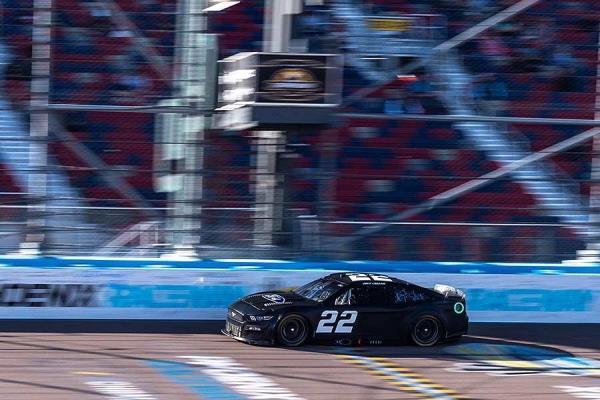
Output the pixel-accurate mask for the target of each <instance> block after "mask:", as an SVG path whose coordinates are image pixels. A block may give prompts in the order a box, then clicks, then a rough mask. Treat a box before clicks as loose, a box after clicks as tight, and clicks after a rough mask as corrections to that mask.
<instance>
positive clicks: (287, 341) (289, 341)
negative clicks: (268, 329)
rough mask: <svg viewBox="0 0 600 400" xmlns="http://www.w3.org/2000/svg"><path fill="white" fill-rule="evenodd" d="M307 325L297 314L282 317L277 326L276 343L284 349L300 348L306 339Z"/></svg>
mask: <svg viewBox="0 0 600 400" xmlns="http://www.w3.org/2000/svg"><path fill="white" fill-rule="evenodd" d="M308 330H309V328H308V323H307V322H306V319H304V317H302V316H300V315H298V314H289V315H286V316H284V317H283V318H282V319H281V321H279V324H277V343H279V344H281V345H282V346H286V347H298V346H302V345H303V344H304V342H306V339H308Z"/></svg>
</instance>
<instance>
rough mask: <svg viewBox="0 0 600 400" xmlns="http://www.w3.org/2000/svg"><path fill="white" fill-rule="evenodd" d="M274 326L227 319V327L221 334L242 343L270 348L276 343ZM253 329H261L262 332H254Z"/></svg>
mask: <svg viewBox="0 0 600 400" xmlns="http://www.w3.org/2000/svg"><path fill="white" fill-rule="evenodd" d="M272 325H273V324H270V323H268V322H265V323H250V322H240V321H236V320H233V319H231V318H227V320H226V321H225V327H224V328H223V329H222V330H221V333H223V334H224V335H226V336H229V337H231V338H233V339H235V340H239V341H240V342H245V343H249V344H256V345H263V346H270V345H273V344H274V343H275V336H274V334H273V326H272ZM252 327H254V329H256V328H259V329H260V330H252Z"/></svg>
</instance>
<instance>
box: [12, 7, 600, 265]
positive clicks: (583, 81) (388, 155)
mask: <svg viewBox="0 0 600 400" xmlns="http://www.w3.org/2000/svg"><path fill="white" fill-rule="evenodd" d="M52 3H53V4H52V29H51V34H52V40H51V43H50V48H51V54H50V63H51V70H50V89H49V93H48V95H49V102H50V104H62V105H67V106H64V107H62V109H61V110H59V111H56V110H55V111H51V112H50V128H49V133H50V135H49V136H48V145H49V146H48V166H47V175H46V176H47V178H48V182H49V184H48V191H47V198H46V199H43V200H44V201H45V202H46V203H47V206H48V208H47V209H46V211H45V212H46V214H45V221H46V225H45V227H46V228H47V230H46V232H47V233H48V235H47V236H48V239H47V243H45V247H44V248H43V250H44V251H47V252H49V253H50V254H65V253H67V254H72V253H73V252H76V253H80V252H81V253H94V252H97V251H103V249H104V251H108V250H106V246H107V245H111V246H115V249H111V251H113V250H114V251H115V252H118V253H119V254H140V255H156V254H159V253H160V252H163V251H168V250H167V249H168V248H169V247H170V245H173V244H174V243H171V242H170V239H169V235H168V234H167V233H168V224H166V223H165V221H167V220H168V218H169V212H168V211H167V209H168V208H173V207H174V208H177V207H178V204H172V202H171V201H169V197H168V195H165V193H162V192H159V191H158V190H157V185H156V181H155V179H154V178H155V173H156V172H157V171H156V163H155V156H156V151H157V145H156V143H157V141H158V140H157V133H156V132H157V127H156V124H157V122H156V121H157V114H158V113H152V112H140V111H136V110H135V109H133V107H139V106H156V105H157V104H159V103H160V102H161V101H164V100H168V99H172V98H174V97H175V96H176V91H175V88H174V80H173V77H174V76H176V75H177V73H178V69H177V68H178V66H177V64H176V62H175V59H176V54H177V51H178V48H179V47H178V46H180V45H179V44H178V42H177V40H176V37H177V35H176V32H177V31H178V27H180V24H179V22H178V2H177V1H176V0H146V1H141V0H110V1H93V0H54V1H53V2H52ZM2 6H3V7H2V16H3V41H2V43H0V46H1V47H0V57H1V58H0V61H1V62H2V64H3V67H4V68H3V79H2V81H3V89H4V90H3V91H2V94H1V95H0V104H2V106H3V108H4V110H5V113H4V115H3V117H2V120H1V121H2V123H1V124H0V157H1V159H0V162H1V169H0V170H1V174H0V182H1V183H2V184H3V189H2V190H0V192H1V194H2V196H1V197H0V199H1V204H0V212H1V213H2V214H1V215H2V216H3V217H4V218H3V224H2V231H1V232H2V237H3V239H2V242H1V244H0V245H1V246H2V248H3V250H4V251H18V250H19V246H20V244H21V243H22V242H23V241H26V240H29V239H27V238H28V237H29V236H30V235H31V232H32V231H31V230H32V229H33V228H35V226H34V227H33V228H32V224H31V219H32V217H31V212H32V211H31V209H32V204H33V203H35V201H39V199H35V198H32V193H30V191H29V186H28V175H29V174H30V173H32V171H33V170H32V166H31V165H30V162H31V159H32V157H34V158H35V154H34V153H32V150H31V149H32V147H31V146H32V142H31V138H30V129H29V127H28V126H27V121H28V115H31V110H30V109H29V106H30V102H31V87H32V83H31V82H32V77H34V72H33V71H32V60H33V59H34V52H33V51H32V49H34V48H35V43H33V41H32V23H33V16H34V12H35V7H34V2H33V1H31V0H29V1H28V0H5V1H4V2H3V4H2ZM264 8H265V7H264V4H263V1H259V0H242V1H241V2H240V3H239V4H237V5H235V6H233V7H230V8H228V9H226V10H224V11H222V12H218V13H214V14H212V13H211V14H210V15H208V16H207V19H208V32H211V33H215V34H218V37H219V41H218V42H219V53H220V54H219V57H220V58H224V57H227V56H230V55H233V54H236V53H239V52H243V51H259V50H261V49H262V48H263V22H264V21H263V19H264V16H265V9H264ZM499 16H500V17H499ZM377 18H379V19H381V18H383V19H385V18H388V19H390V20H392V21H395V20H394V18H396V19H398V18H409V20H410V21H411V22H410V24H412V25H411V27H410V28H409V29H406V30H401V31H396V32H394V31H393V30H392V31H385V30H381V29H380V28H376V27H374V25H372V24H370V23H369V20H370V19H371V20H372V19H377ZM599 19H600V4H598V2H597V1H594V0H579V1H569V2H563V1H553V2H551V1H547V0H521V1H519V2H515V1H513V0H509V1H498V2H491V1H485V0H483V1H473V2H465V3H460V4H459V3H456V2H450V1H445V0H436V1H411V2H408V1H403V0H386V1H375V0H373V1H354V0H330V1H323V2H320V1H316V2H314V1H313V2H310V1H307V2H306V4H305V6H304V9H303V12H302V13H301V14H297V15H294V17H293V24H292V25H293V33H292V40H291V48H292V50H293V51H296V52H307V51H311V52H326V53H330V52H331V53H342V54H344V56H345V60H346V65H345V68H344V98H345V99H346V101H345V102H344V104H343V105H342V106H341V107H340V110H339V111H340V113H341V114H340V115H339V116H338V117H337V118H336V120H335V121H334V123H333V124H332V125H331V126H327V127H322V128H319V129H316V128H302V129H301V131H299V132H296V133H295V134H294V135H291V134H290V135H289V136H288V139H287V140H288V141H287V146H286V150H285V152H284V155H285V158H286V160H287V161H286V170H285V172H284V175H285V178H286V179H285V183H283V184H282V185H283V186H284V188H285V192H286V194H285V196H284V199H282V200H280V201H282V202H284V204H283V208H284V210H285V212H284V219H285V223H284V224H283V230H282V231H280V232H275V233H276V235H277V237H279V238H285V239H282V240H279V241H278V242H277V245H276V246H272V247H270V248H262V247H261V248H258V247H257V246H253V243H254V241H253V235H254V234H255V211H256V209H257V208H259V207H260V204H257V202H256V191H257V189H256V188H257V185H258V183H260V179H261V176H260V175H258V176H257V174H256V168H257V167H256V158H257V157H256V155H257V144H256V143H257V142H256V132H253V131H251V130H249V131H242V132H238V131H236V132H233V131H227V132H223V131H220V130H215V129H206V131H205V133H204V134H203V136H202V140H199V143H197V145H198V146H202V147H203V149H204V155H205V157H204V160H203V163H204V165H203V167H202V168H201V170H198V171H192V173H193V174H197V175H201V176H202V177H203V180H201V185H202V190H201V191H202V198H198V199H194V201H195V202H194V203H193V204H195V205H198V206H201V207H202V210H201V211H200V209H198V211H195V212H194V213H193V215H189V216H187V217H186V218H192V219H198V220H199V221H201V225H200V226H201V228H200V227H196V228H193V229H198V230H201V232H189V233H190V234H191V235H195V236H199V237H200V240H199V243H194V249H195V251H196V253H197V254H198V255H199V256H201V257H204V256H207V255H208V256H219V257H229V256H232V257H236V256H239V255H240V254H245V255H247V254H259V255H264V254H268V255H269V256H272V257H313V256H318V257H325V258H346V259H394V260H444V261H480V260H486V261H518V262H523V261H539V262H547V261H562V260H567V259H571V258H574V257H576V254H577V251H578V250H583V249H594V245H595V244H596V242H595V236H596V234H595V232H596V229H597V227H595V226H593V224H592V223H591V221H593V214H594V213H597V210H595V209H592V208H590V206H589V204H590V197H591V186H592V185H593V183H594V181H593V180H592V176H591V174H592V171H591V166H592V157H593V152H592V141H591V140H588V141H582V142H581V143H579V144H578V145H577V146H574V147H571V148H569V149H568V150H566V151H562V152H556V153H553V154H548V156H547V157H546V158H545V159H543V160H541V161H539V162H536V163H531V164H528V165H526V166H524V167H522V168H520V169H518V170H516V171H514V172H512V173H511V174H510V175H506V176H503V177H501V178H500V179H496V180H493V181H490V182H489V184H487V185H485V186H483V187H481V188H479V189H476V190H473V191H465V193H464V194H461V195H460V196H458V197H456V198H455V199H453V200H451V201H449V202H446V203H444V204H441V205H439V206H436V207H433V208H428V209H424V210H422V212H420V213H419V214H416V215H414V216H411V217H409V218H405V219H404V218H403V219H398V220H397V221H395V224H393V225H387V226H385V227H384V228H385V229H380V230H377V231H375V232H374V233H372V234H369V235H366V236H364V237H363V236H360V235H359V236H355V235H356V233H357V232H360V230H361V229H364V228H365V227H369V226H375V227H378V226H380V223H381V222H384V221H388V220H389V219H390V218H393V217H394V216H395V215H397V214H398V213H402V212H405V211H407V210H413V209H414V208H415V207H418V206H420V205H421V204H423V203H424V202H427V201H428V200H429V199H431V198H432V197H434V196H436V195H439V194H440V193H444V192H445V191H448V190H451V189H453V188H455V187H457V186H459V185H461V184H463V183H466V182H469V181H471V180H473V179H476V178H478V177H480V176H482V175H484V174H486V173H490V172H492V171H494V170H497V169H498V168H501V167H504V166H506V165H509V164H511V163H514V162H516V161H518V160H520V159H522V158H524V157H527V156H528V155H531V154H535V153H537V152H541V151H544V149H546V148H548V147H549V146H551V145H554V144H556V143H559V142H561V141H564V140H566V139H569V138H572V137H574V136H575V135H577V134H579V133H581V132H583V131H585V130H587V129H589V128H591V126H589V125H591V124H588V126H584V124H579V125H578V124H577V123H576V122H575V123H570V124H568V123H566V122H565V120H567V119H573V120H581V121H588V122H589V120H594V119H597V112H598V111H597V109H596V108H597V104H598V102H597V97H598V85H597V81H598V74H597V71H598V68H599V65H598V60H599V58H598V44H599V42H598V21H599ZM382 41H384V43H386V45H385V46H381V42H382ZM447 44H450V45H451V47H449V46H447ZM444 46H446V47H444ZM440 49H442V50H440ZM34 61H35V60H34ZM77 105H83V106H89V107H87V108H77V107H76V106H77ZM94 106H97V107H96V109H94ZM111 106H117V107H127V106H130V107H132V109H131V110H130V111H129V112H114V111H111V109H110V107H111ZM103 107H104V108H103ZM57 108H58V107H57ZM350 115H351V116H350ZM458 115H462V116H465V115H467V116H476V115H477V116H483V117H500V120H498V121H495V120H493V118H492V119H488V120H482V121H477V120H475V121H474V120H469V119H464V120H461V118H459V117H457V116H458ZM452 116H455V118H454V119H452V118H446V119H444V118H436V117H452ZM411 117H417V118H411ZM524 118H528V119H537V120H531V121H527V120H526V119H524ZM541 119H546V120H541ZM560 121H562V122H560ZM32 154H34V155H33V156H32ZM306 216H310V218H306ZM311 227H312V228H311ZM354 238H356V240H355V241H354Z"/></svg>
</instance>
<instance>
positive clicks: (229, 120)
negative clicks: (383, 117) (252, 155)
mask: <svg viewBox="0 0 600 400" xmlns="http://www.w3.org/2000/svg"><path fill="white" fill-rule="evenodd" d="M219 70H220V73H219V82H218V83H219V105H218V107H219V108H218V109H217V112H218V114H217V115H218V117H217V121H218V123H217V125H218V126H217V127H218V128H222V129H246V128H247V127H249V126H260V125H286V124H294V125H297V124H323V123H327V122H328V120H329V116H330V114H331V113H332V110H333V109H334V108H335V107H337V106H338V105H339V104H340V101H341V90H342V82H341V81H342V60H341V56H338V55H330V54H289V53H240V54H236V55H234V56H231V57H229V58H226V59H225V60H223V61H220V68H219ZM241 110H243V111H241ZM240 126H241V128H240ZM236 127H237V128H236Z"/></svg>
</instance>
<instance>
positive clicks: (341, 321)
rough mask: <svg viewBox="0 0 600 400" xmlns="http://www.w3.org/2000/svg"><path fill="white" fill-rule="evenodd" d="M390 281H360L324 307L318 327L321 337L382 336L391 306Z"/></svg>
mask: <svg viewBox="0 0 600 400" xmlns="http://www.w3.org/2000/svg"><path fill="white" fill-rule="evenodd" d="M388 298H389V295H388V294H387V283H377V284H372V283H358V284H354V285H352V286H351V287H349V288H347V289H346V290H344V291H342V292H341V293H340V294H339V295H337V296H336V297H335V299H334V300H333V302H332V303H331V304H330V306H329V307H327V308H326V309H325V310H323V312H322V314H321V320H320V321H319V323H318V325H317V329H316V335H317V336H318V337H320V338H325V337H327V336H330V335H333V336H335V337H336V338H337V337H338V336H339V337H349V338H357V337H360V338H364V339H365V340H368V339H373V338H383V337H384V336H385V332H386V331H385V324H386V319H387V318H389V314H390V312H391V310H389V309H388V307H387V301H388Z"/></svg>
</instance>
